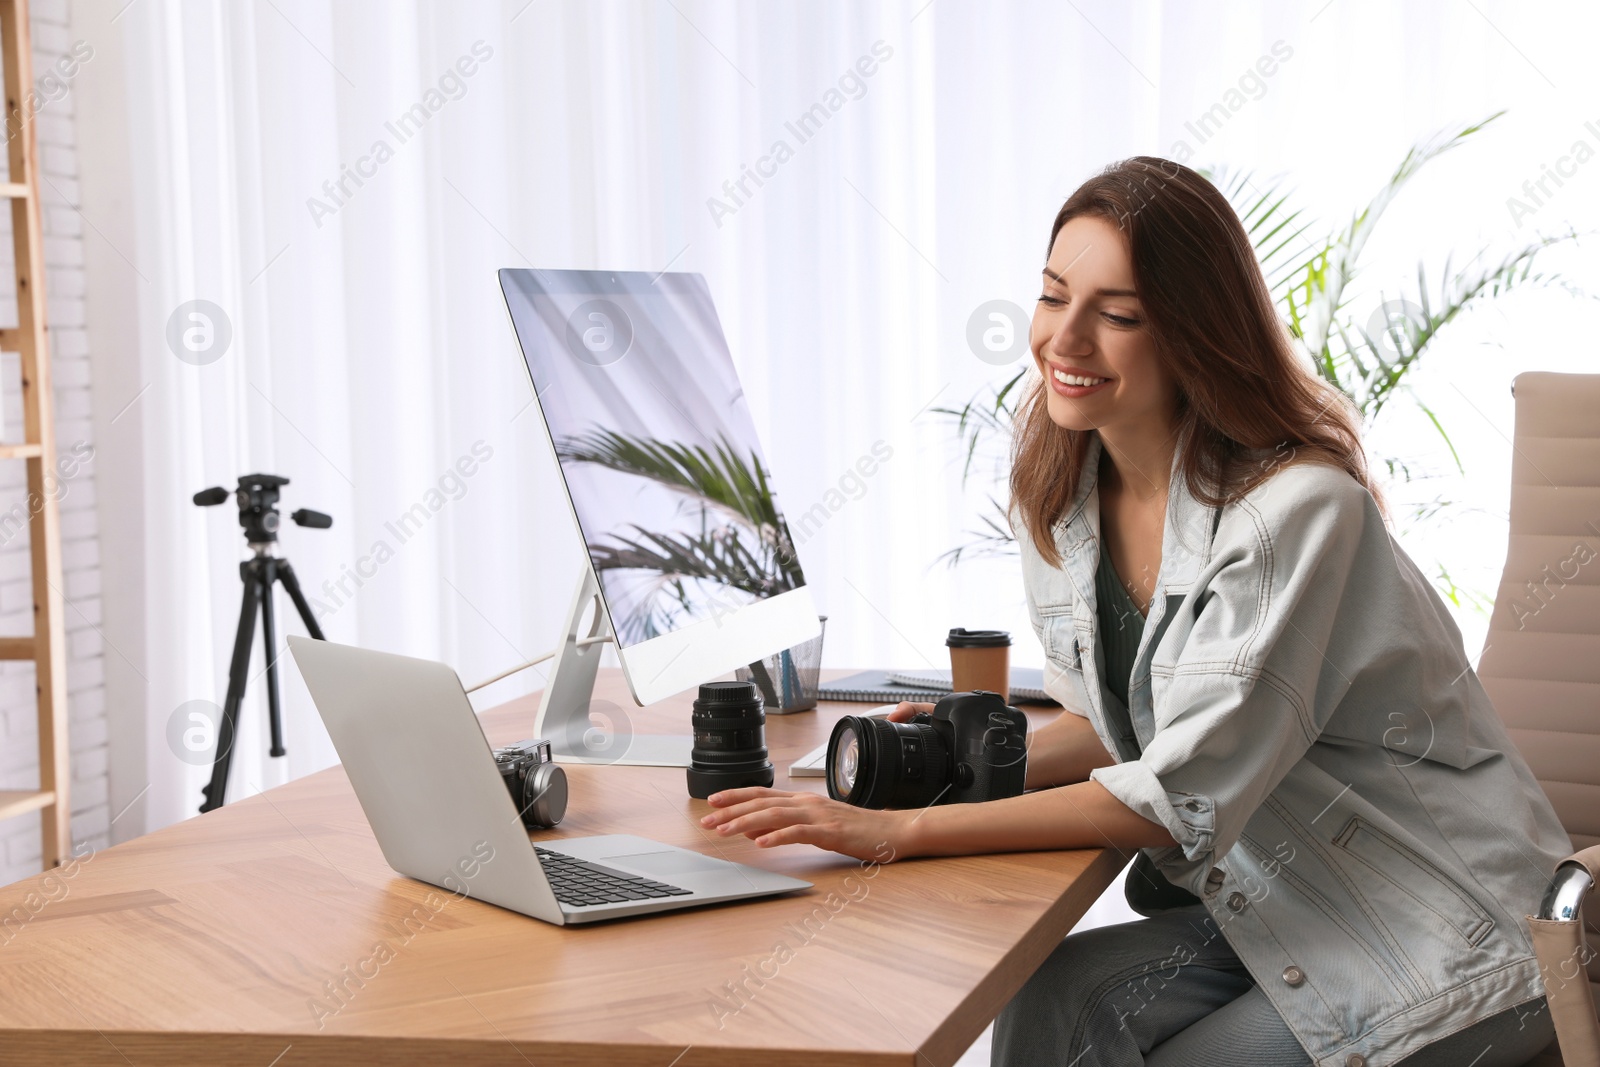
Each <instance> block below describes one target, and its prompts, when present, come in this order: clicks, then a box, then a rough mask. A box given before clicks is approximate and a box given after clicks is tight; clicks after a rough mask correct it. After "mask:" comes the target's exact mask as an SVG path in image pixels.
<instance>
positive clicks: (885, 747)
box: [827, 715, 951, 808]
mask: <svg viewBox="0 0 1600 1067" xmlns="http://www.w3.org/2000/svg"><path fill="white" fill-rule="evenodd" d="M950 769H951V768H950V752H949V747H948V746H947V745H946V744H945V742H944V738H943V736H941V735H940V733H939V731H938V730H937V729H935V728H934V727H933V726H932V725H930V724H929V723H927V722H917V721H912V722H890V721H889V720H888V719H875V718H873V717H871V716H867V715H846V716H845V717H844V718H842V719H840V720H839V721H838V722H837V723H835V724H834V726H833V734H832V736H831V737H830V738H829V739H828V767H827V780H828V795H829V796H831V797H832V798H833V799H835V800H842V801H844V802H845V803H847V804H854V805H855V806H856V807H858V808H923V807H927V806H928V805H929V804H933V803H936V802H937V801H938V800H939V798H940V797H941V796H943V795H944V792H945V790H946V789H948V788H949V786H950Z"/></svg>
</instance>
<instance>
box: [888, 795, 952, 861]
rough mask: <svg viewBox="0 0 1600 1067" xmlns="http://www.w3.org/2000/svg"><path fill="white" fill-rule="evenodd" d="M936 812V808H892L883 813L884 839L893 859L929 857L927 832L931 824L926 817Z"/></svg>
mask: <svg viewBox="0 0 1600 1067" xmlns="http://www.w3.org/2000/svg"><path fill="white" fill-rule="evenodd" d="M938 810H939V809H938V807H937V806H934V807H928V808H893V809H889V810H886V811H885V812H884V813H883V814H884V815H885V816H886V817H887V822H888V832H887V835H886V839H887V841H888V843H889V847H890V849H892V850H893V851H892V855H893V857H894V858H895V859H897V860H903V859H908V858H910V857H912V856H926V855H929V851H928V849H929V837H928V831H929V827H930V826H931V825H932V823H931V822H930V820H929V818H928V816H929V815H931V814H933V813H934V812H936V811H938Z"/></svg>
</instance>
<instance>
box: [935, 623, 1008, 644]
mask: <svg viewBox="0 0 1600 1067" xmlns="http://www.w3.org/2000/svg"><path fill="white" fill-rule="evenodd" d="M944 643H945V645H946V646H948V647H950V648H1003V647H1005V646H1007V645H1009V644H1011V635H1010V634H1009V633H1007V632H1006V631H1004V630H968V629H965V628H963V627H960V626H957V627H955V628H954V629H952V630H951V631H950V636H949V637H946V638H945V639H944Z"/></svg>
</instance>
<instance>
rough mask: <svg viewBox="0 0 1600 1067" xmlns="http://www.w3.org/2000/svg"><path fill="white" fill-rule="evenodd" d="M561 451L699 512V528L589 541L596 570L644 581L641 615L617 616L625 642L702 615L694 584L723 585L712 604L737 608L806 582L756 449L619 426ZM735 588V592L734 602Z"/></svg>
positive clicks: (565, 457) (574, 440) (567, 442)
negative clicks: (635, 432)
mask: <svg viewBox="0 0 1600 1067" xmlns="http://www.w3.org/2000/svg"><path fill="white" fill-rule="evenodd" d="M556 450H557V454H558V456H559V457H560V458H561V460H562V461H563V462H574V463H593V464H597V465H599V466H602V467H605V468H606V469H608V470H611V471H614V472H617V473H619V474H626V475H631V476H633V477H636V478H640V479H642V480H645V481H647V482H649V483H652V484H654V485H657V486H660V487H662V488H665V489H669V490H671V491H673V492H674V493H676V494H678V495H679V496H680V497H681V498H682V507H683V508H687V509H691V510H698V512H699V516H698V518H699V525H700V529H699V530H698V531H695V532H689V533H686V532H683V531H681V530H679V531H672V532H665V531H652V530H647V529H645V528H643V527H641V526H639V525H638V524H636V523H635V524H630V527H631V529H632V530H633V534H632V535H631V536H630V535H624V534H620V533H611V534H608V535H606V536H605V537H604V538H603V539H599V540H597V541H595V542H593V543H591V544H590V545H589V552H590V555H591V558H592V559H593V560H594V565H595V568H596V570H597V571H600V572H633V573H634V574H635V575H636V576H637V578H638V580H639V581H640V582H641V583H644V586H645V588H643V589H641V590H638V591H636V595H637V596H638V602H639V603H640V604H642V605H643V610H639V611H637V612H635V613H634V614H632V615H631V616H629V617H627V618H623V619H615V618H614V619H613V620H612V621H613V622H614V623H616V624H617V625H618V626H619V627H620V628H621V629H622V630H623V631H624V632H623V633H622V634H620V635H619V636H620V637H621V639H622V641H623V642H624V643H625V644H632V643H634V642H636V641H644V640H649V639H650V638H652V637H655V636H658V635H659V634H662V633H666V632H668V631H670V630H672V629H674V628H675V627H676V626H677V625H679V624H680V620H683V619H685V618H688V617H692V616H694V615H695V614H696V609H697V606H698V607H700V610H701V613H702V614H703V605H704V604H705V602H706V600H707V599H708V598H707V597H706V596H705V595H704V593H703V592H702V595H699V596H694V595H692V590H693V589H695V587H702V588H703V587H704V586H706V585H709V586H712V587H715V588H714V590H712V597H711V599H712V600H713V601H716V602H719V603H722V604H725V605H726V607H727V608H728V609H729V610H731V609H732V608H734V607H737V606H739V605H740V604H743V603H745V602H747V601H750V600H758V599H764V598H766V597H771V596H776V595H778V594H779V593H783V592H787V591H788V590H791V589H797V588H799V587H800V586H801V585H803V584H804V578H803V577H802V576H801V571H800V564H799V560H798V559H797V557H796V556H795V552H794V544H793V542H792V541H791V539H790V536H789V528H788V525H787V524H786V523H785V522H784V520H783V515H782V514H781V513H780V512H779V510H778V506H777V502H776V501H775V500H774V499H773V493H772V490H771V488H770V485H769V482H768V475H767V471H766V470H764V469H763V468H762V466H761V462H760V459H759V458H758V456H757V455H756V453H755V452H754V451H753V450H751V451H749V452H747V453H744V454H742V455H741V453H740V452H739V451H738V450H736V449H735V448H734V447H733V445H731V444H730V443H729V442H728V440H727V438H726V437H724V436H722V435H721V434H719V435H718V436H717V439H716V442H715V445H714V447H713V448H706V447H705V446H703V445H686V444H680V443H677V442H672V441H658V440H655V439H653V438H648V437H636V436H631V435H628V434H622V433H617V432H615V431H612V430H594V431H591V432H588V433H585V434H580V435H577V436H573V437H569V438H565V439H563V440H562V441H561V442H560V443H559V444H558V445H557V449H556ZM719 591H720V593H719ZM729 591H731V592H733V593H735V594H737V596H736V597H734V598H729V597H727V596H726V593H727V592H729Z"/></svg>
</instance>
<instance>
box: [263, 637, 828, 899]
mask: <svg viewBox="0 0 1600 1067" xmlns="http://www.w3.org/2000/svg"><path fill="white" fill-rule="evenodd" d="M289 651H290V653H291V654H293V656H294V660H295V663H296V664H298V665H299V667H300V673H301V675H303V676H304V678H305V680H306V687H307V688H308V689H309V690H310V691H311V699H312V701H313V702H315V704H316V706H317V711H318V713H319V714H320V715H321V716H322V721H323V722H324V723H325V724H326V725H327V728H328V734H329V736H330V737H332V738H333V745H334V748H335V749H337V750H338V753H339V759H340V760H341V761H342V762H343V764H344V769H345V773H346V774H348V775H349V777H350V784H351V786H352V787H354V789H355V793H356V798H357V799H358V800H359V801H360V802H361V810H362V811H363V812H365V813H366V816H367V822H368V823H370V824H371V826H372V832H373V834H374V835H375V836H376V837H377V839H378V845H379V846H380V847H381V848H382V849H383V858H384V859H385V860H387V861H388V863H389V866H391V867H393V868H394V869H395V870H396V871H397V872H399V873H400V874H403V875H405V876H406V877H408V878H415V879H418V880H419V881H423V882H427V883H428V884H430V885H435V886H439V887H440V888H442V889H446V890H448V891H450V892H451V893H454V894H457V895H461V896H470V897H472V898H473V899H474V900H482V901H485V902H487V903H490V904H497V905H499V906H500V907H502V908H507V909H509V910H511V911H515V912H519V913H521V914H523V915H527V916H531V917H532V918H535V919H542V920H544V921H545V922H548V923H555V924H557V925H567V924H577V923H589V922H596V921H599V920H603V919H620V918H624V917H626V916H633V915H649V914H653V913H655V912H661V911H674V910H676V909H679V908H690V907H696V906H699V905H701V904H718V903H723V902H727V901H734V900H749V899H755V898H759V897H767V896H774V895H777V894H780V893H792V892H794V891H795V890H799V889H809V888H810V887H811V883H810V882H805V881H801V880H800V879H798V878H789V877H787V876H785V875H781V874H773V873H772V872H770V871H764V870H761V869H760V868H759V867H750V866H746V865H745V864H742V863H731V862H729V861H727V860H722V859H716V858H714V857H711V856H705V855H702V854H700V853H698V852H694V851H692V850H690V849H685V848H677V847H676V846H673V845H667V844H663V843H661V842H659V841H652V840H650V839H649V838H644V837H635V836H633V835H631V834H605V835H602V836H598V837H569V838H562V839H559V840H552V841H550V842H549V843H548V844H542V843H541V844H538V845H535V844H534V843H533V841H532V840H531V839H530V837H529V833H528V830H527V829H526V828H525V827H524V826H523V824H522V817H521V814H520V813H519V812H518V811H517V807H516V804H515V802H513V801H512V799H511V794H510V792H509V791H508V790H507V789H506V786H505V782H504V780H503V779H502V778H501V777H500V772H499V769H498V768H497V767H496V765H495V761H494V754H493V749H492V748H491V747H490V745H489V741H488V739H487V738H486V737H485V736H484V733H483V727H482V726H481V725H480V724H479V723H478V716H477V714H476V713H475V712H474V711H473V710H472V704H471V703H470V702H469V701H468V699H467V694H466V692H465V690H464V689H463V688H462V686H461V680H460V679H459V678H458V677H457V676H456V672H455V671H453V670H451V669H450V667H448V666H446V665H445V664H443V663H436V662H433V661H432V660H424V659H413V658H411V657H409V656H396V655H391V654H389V653H386V652H373V651H369V650H367V649H362V648H353V647H351V646H349V645H337V644H333V643H332V642H329V641H315V640H312V639H311V638H308V637H300V636H299V635H291V636H290V637H289ZM609 773H617V774H625V773H643V772H630V771H628V770H624V769H622V768H617V769H614V770H613V771H611V772H609ZM575 804H576V805H577V806H579V807H581V806H582V804H583V797H582V796H579V797H577V798H575Z"/></svg>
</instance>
